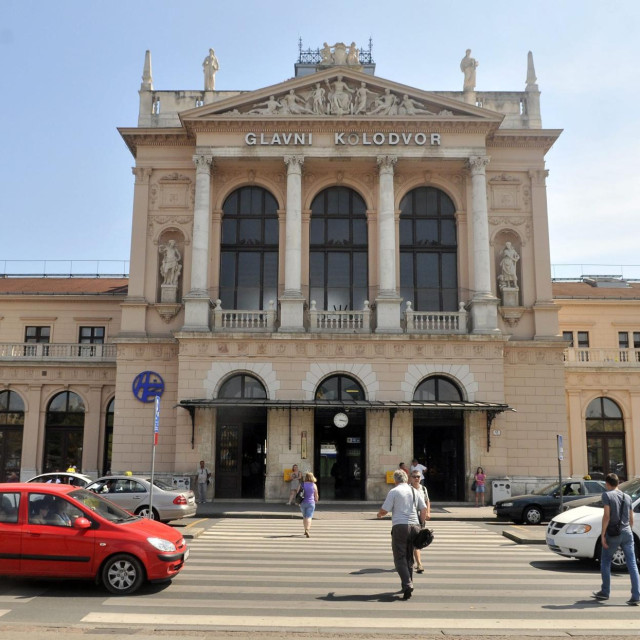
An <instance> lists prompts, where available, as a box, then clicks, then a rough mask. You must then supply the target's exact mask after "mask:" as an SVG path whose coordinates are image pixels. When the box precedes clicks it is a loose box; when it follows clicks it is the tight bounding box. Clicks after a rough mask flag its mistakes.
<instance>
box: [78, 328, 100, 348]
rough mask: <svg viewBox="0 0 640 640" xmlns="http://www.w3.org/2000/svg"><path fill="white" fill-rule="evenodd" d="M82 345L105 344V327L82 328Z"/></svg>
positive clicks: (79, 339)
mask: <svg viewBox="0 0 640 640" xmlns="http://www.w3.org/2000/svg"><path fill="white" fill-rule="evenodd" d="M78 342H79V343H80V344H104V327H80V336H79V338H78Z"/></svg>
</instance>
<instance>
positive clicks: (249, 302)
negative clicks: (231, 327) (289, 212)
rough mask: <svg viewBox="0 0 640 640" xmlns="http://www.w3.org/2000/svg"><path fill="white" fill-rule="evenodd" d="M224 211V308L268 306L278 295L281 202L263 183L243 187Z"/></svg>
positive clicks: (264, 307) (222, 281) (222, 272)
mask: <svg viewBox="0 0 640 640" xmlns="http://www.w3.org/2000/svg"><path fill="white" fill-rule="evenodd" d="M222 213H223V218H222V242H221V246H220V292H219V296H220V300H222V308H223V309H248V310H257V309H267V308H268V307H269V300H274V301H275V300H277V297H278V203H277V202H276V199H275V198H274V197H273V196H272V195H271V194H270V193H269V192H268V191H266V190H265V189H262V188H261V187H242V188H240V189H236V190H235V191H234V192H233V193H232V194H231V195H230V196H229V197H228V198H227V199H226V200H225V203H224V206H223V207H222Z"/></svg>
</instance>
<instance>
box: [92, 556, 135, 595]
mask: <svg viewBox="0 0 640 640" xmlns="http://www.w3.org/2000/svg"><path fill="white" fill-rule="evenodd" d="M143 580H144V570H143V569H142V565H141V564H140V561H139V560H137V559H136V558H134V557H133V556H130V555H127V554H126V553H119V554H118V555H115V556H113V557H112V558H109V559H108V560H107V562H106V563H105V565H104V567H103V568H102V584H103V585H104V586H105V588H106V589H108V590H109V591H111V593H115V594H117V595H122V596H123V595H126V594H128V593H133V592H134V591H137V590H138V589H139V588H140V585H141V584H142V581H143Z"/></svg>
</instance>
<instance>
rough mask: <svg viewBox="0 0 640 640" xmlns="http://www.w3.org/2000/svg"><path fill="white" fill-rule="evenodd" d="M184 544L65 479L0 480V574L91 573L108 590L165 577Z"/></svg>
mask: <svg viewBox="0 0 640 640" xmlns="http://www.w3.org/2000/svg"><path fill="white" fill-rule="evenodd" d="M188 557H189V549H188V548H187V545H186V544H185V541H184V538H183V537H182V536H181V535H180V534H179V533H178V532H177V531H176V530H175V529H173V528H172V527H169V526H168V525H166V524H162V523H160V522H156V521H154V520H148V519H147V518H140V517H139V516H134V515H131V514H130V513H128V512H127V511H124V510H122V509H121V508H120V507H117V506H116V505H114V504H113V503H111V502H109V501H108V500H105V499H104V498H102V497H100V496H99V495H96V494H95V493H91V492H90V491H86V490H85V489H79V488H78V487H74V486H69V485H66V484H38V483H10V484H9V483H7V484H0V575H6V576H24V577H51V578H82V579H86V578H89V579H94V580H95V581H96V582H102V584H103V585H104V586H105V587H106V588H107V589H108V590H109V591H111V593H115V594H127V593H133V592H134V591H136V589H138V588H139V587H140V585H141V584H142V583H143V582H144V581H145V580H149V581H150V582H166V581H169V580H171V578H173V577H174V576H175V575H177V574H178V572H179V571H180V570H181V569H182V567H183V566H184V563H185V561H186V559H187V558H188Z"/></svg>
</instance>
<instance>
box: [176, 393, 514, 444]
mask: <svg viewBox="0 0 640 640" xmlns="http://www.w3.org/2000/svg"><path fill="white" fill-rule="evenodd" d="M176 406H178V407H182V408H183V409H186V410H187V411H188V412H189V415H190V416H191V448H193V447H194V437H195V410H196V409H221V408H224V407H229V408H237V407H253V408H255V409H283V410H288V411H289V443H291V410H292V409H309V410H314V409H332V408H333V409H335V410H336V411H342V410H344V409H347V410H348V409H368V410H369V411H388V412H389V450H391V446H392V444H393V418H394V416H395V414H396V413H397V412H398V411H420V410H425V409H428V410H430V411H486V413H487V451H489V449H490V448H491V424H492V423H493V420H494V419H495V417H496V415H497V414H499V413H502V412H503V411H515V409H513V408H512V407H510V406H509V405H508V404H501V403H499V402H466V401H463V400H460V401H456V402H440V401H438V400H411V401H409V400H406V401H394V400H348V399H346V400H320V399H316V400H268V399H266V398H210V399H207V398H205V399H193V400H181V401H180V402H179V403H178V405H176Z"/></svg>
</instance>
